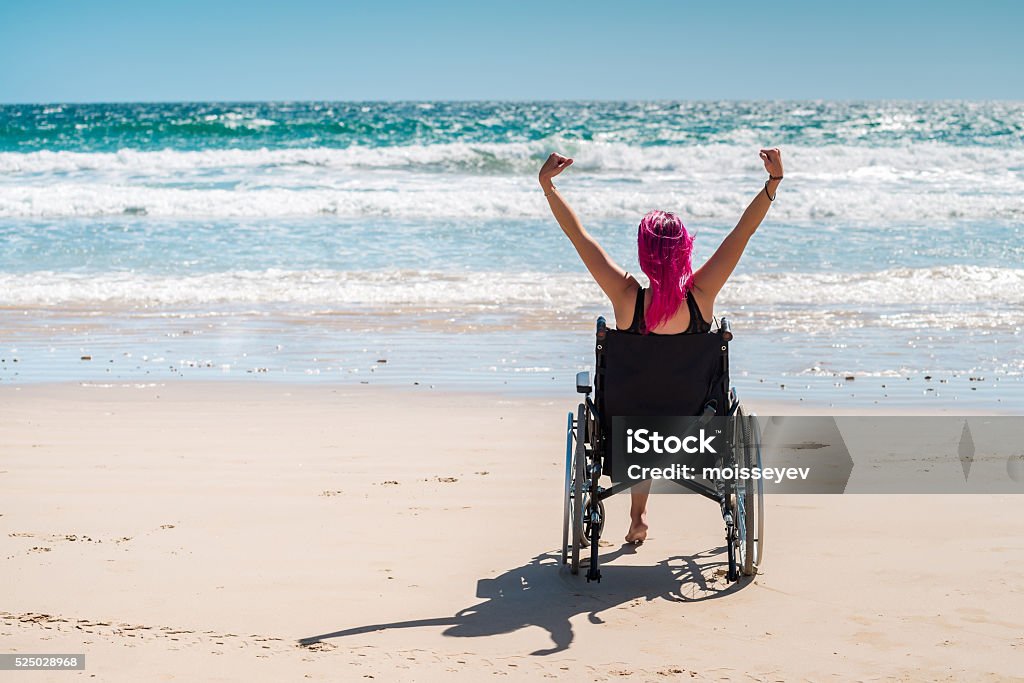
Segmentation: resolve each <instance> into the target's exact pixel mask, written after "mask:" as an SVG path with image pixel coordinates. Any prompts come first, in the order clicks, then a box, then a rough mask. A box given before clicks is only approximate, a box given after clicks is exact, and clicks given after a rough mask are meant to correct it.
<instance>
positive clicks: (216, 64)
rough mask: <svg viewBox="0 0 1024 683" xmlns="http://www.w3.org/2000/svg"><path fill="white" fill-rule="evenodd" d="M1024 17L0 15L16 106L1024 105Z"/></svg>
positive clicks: (865, 7)
mask: <svg viewBox="0 0 1024 683" xmlns="http://www.w3.org/2000/svg"><path fill="white" fill-rule="evenodd" d="M1022 26H1024V2H1016V1H1001V2H993V1H989V2H986V1H984V0H981V1H979V2H974V3H968V2H956V3H952V2H942V1H936V2H921V1H918V0H914V1H906V2H903V1H900V0H890V1H888V2H875V1H873V0H871V1H864V2H830V1H828V0H819V1H818V2H785V1H777V2H773V1H771V0H763V1H760V2H749V3H748V2H712V1H711V0H707V1H706V2H701V3H695V2H683V1H680V0H677V1H675V2H645V1H642V0H641V1H637V2H632V3H629V2H622V1H620V2H602V1H599V0H594V1H592V2H570V1H559V0H548V1H547V2H534V1H532V0H524V1H522V2H500V3H499V2H486V1H484V0H480V1H479V2H442V1H441V0H435V2H432V3H431V2H400V1H388V0H381V1H379V2H344V1H341V2H326V1H316V0H287V1H282V2H275V3H261V2H217V1H216V0H208V1H207V2H198V1H193V0H179V1H178V2H173V3H172V2H147V1H144V0H136V1H135V2H110V1H106V0H90V1H88V2H81V1H47V0H38V1H28V0H0V102H7V103H10V102H90V101H166V100H306V99H317V100H403V99H408V100H437V99H461V100H466V99H469V100H475V99H514V100H524V99H544V100H551V99H610V100H619V99H682V100H688V99H886V98H898V99H947V98H950V99H1008V100H1021V99H1024V76H1022V75H1021V74H1022V73H1024V48H1022V45H1024V41H1022V40H1020V37H1019V35H1015V33H1017V32H1019V30H1020V28H1021V27H1022Z"/></svg>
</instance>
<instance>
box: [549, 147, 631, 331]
mask: <svg viewBox="0 0 1024 683" xmlns="http://www.w3.org/2000/svg"><path fill="white" fill-rule="evenodd" d="M571 165H572V159H570V158H568V157H564V156H562V155H561V154H552V155H551V156H549V157H548V160H547V161H545V162H544V165H543V166H542V167H541V169H540V173H539V174H538V180H539V181H540V186H541V189H543V190H544V196H545V197H547V199H548V206H549V207H550V208H551V213H552V214H553V215H554V217H555V220H556V221H558V225H559V226H560V227H561V228H562V232H564V233H565V235H566V237H568V238H569V241H570V242H572V246H574V247H576V253H578V254H579V255H580V258H581V259H583V264H584V265H585V266H586V267H587V270H589V271H590V274H591V275H593V276H594V279H595V280H596V281H597V284H598V286H599V287H601V289H602V290H604V293H605V294H607V295H608V298H609V299H611V302H612V305H613V306H615V307H616V310H617V311H618V308H619V305H620V304H621V302H622V299H623V298H624V294H626V293H627V291H628V290H627V288H628V286H629V284H630V283H631V281H632V278H630V277H628V276H627V275H626V271H625V270H623V269H622V268H621V267H620V266H619V265H618V264H617V263H615V261H613V260H612V258H611V256H609V255H608V253H607V252H605V250H604V249H602V248H601V245H600V244H598V243H597V240H595V239H594V238H593V237H591V235H590V233H588V232H587V231H586V230H584V229H583V225H582V224H580V219H579V218H577V217H576V213H575V212H574V211H573V210H572V209H571V208H570V207H569V205H568V204H567V203H566V201H565V199H563V198H562V195H561V194H559V192H558V190H557V189H556V188H555V186H554V184H553V183H552V182H551V181H552V180H553V179H554V177H555V176H556V175H558V174H559V173H561V172H562V171H564V170H565V169H567V168H569V166H571Z"/></svg>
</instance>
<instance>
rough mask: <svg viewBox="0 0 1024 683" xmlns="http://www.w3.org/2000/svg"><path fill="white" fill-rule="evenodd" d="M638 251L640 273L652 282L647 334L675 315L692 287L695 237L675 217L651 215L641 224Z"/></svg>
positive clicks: (665, 214)
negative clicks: (692, 259)
mask: <svg viewBox="0 0 1024 683" xmlns="http://www.w3.org/2000/svg"><path fill="white" fill-rule="evenodd" d="M637 248H638V251H639V257H640V269H641V270H642V271H644V274H645V275H647V277H648V278H650V280H651V305H650V306H649V307H648V308H647V315H646V316H645V317H644V320H645V322H646V323H647V325H646V328H647V329H646V330H645V333H646V332H650V331H651V330H653V329H654V328H655V327H657V326H658V325H660V324H662V323H663V322H665V321H667V320H668V319H669V318H671V317H672V316H673V315H675V314H676V311H678V310H679V306H680V305H681V304H682V303H683V299H684V298H685V297H686V292H687V291H689V289H690V288H691V287H692V286H693V266H692V264H691V262H690V256H691V255H692V254H693V236H692V235H690V233H689V232H687V230H686V228H685V227H684V226H683V222H682V221H681V220H680V219H679V216H677V215H675V214H674V213H669V212H668V211H650V212H648V214H647V215H646V216H644V217H643V218H642V219H641V220H640V229H639V230H638V231H637Z"/></svg>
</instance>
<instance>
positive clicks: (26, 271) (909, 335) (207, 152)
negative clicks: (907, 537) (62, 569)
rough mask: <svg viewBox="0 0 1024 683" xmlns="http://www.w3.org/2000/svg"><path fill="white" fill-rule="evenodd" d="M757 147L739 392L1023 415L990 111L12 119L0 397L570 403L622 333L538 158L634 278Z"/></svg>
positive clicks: (217, 108)
mask: <svg viewBox="0 0 1024 683" xmlns="http://www.w3.org/2000/svg"><path fill="white" fill-rule="evenodd" d="M769 144H770V145H772V146H779V147H782V148H783V150H784V153H785V155H786V156H785V158H786V170H787V173H786V174H787V178H786V181H785V182H784V183H783V186H782V189H781V194H780V196H779V200H778V202H777V203H776V204H775V205H774V206H773V208H772V210H771V213H770V214H769V217H768V219H767V220H766V221H765V223H764V225H763V226H762V228H761V229H760V230H759V231H758V233H757V235H756V236H755V237H754V239H753V240H752V242H751V244H750V247H749V248H748V251H747V253H746V255H745V256H744V259H743V261H742V263H741V264H740V267H739V268H738V270H737V272H736V274H735V275H734V277H733V279H732V281H731V282H730V284H729V286H728V287H727V288H726V290H724V291H723V293H722V296H721V300H720V302H719V304H718V307H717V308H718V311H717V312H718V313H719V314H720V315H721V314H725V315H728V316H730V317H731V318H732V319H733V322H734V325H735V326H736V327H737V330H738V331H739V332H740V334H739V337H738V342H737V349H736V352H737V354H740V355H741V358H742V364H741V365H737V366H736V367H737V368H740V367H742V370H741V371H738V372H737V378H736V381H737V383H738V385H739V387H740V388H741V389H744V390H746V391H747V392H748V393H758V394H760V395H764V396H768V397H772V398H780V399H785V398H787V397H789V398H790V399H791V400H799V398H806V399H807V400H818V401H826V402H834V401H841V402H844V403H850V402H854V403H858V402H865V403H872V404H873V402H874V401H880V402H884V401H888V402H890V403H893V404H894V405H895V404H896V403H899V402H902V403H903V404H908V405H913V404H914V403H915V402H917V401H928V402H930V403H929V404H933V403H942V402H953V401H970V402H971V404H972V405H980V406H982V407H984V406H996V407H1000V408H1005V407H1006V404H1007V402H1009V403H1010V404H1011V407H1012V408H1018V407H1020V408H1024V401H1021V399H1020V396H1021V394H1020V387H1021V386H1022V384H1021V377H1022V374H1024V344H1022V337H1021V321H1022V320H1024V269H1022V268H1021V265H1020V264H1021V263H1022V260H1024V259H1022V257H1024V239H1022V238H1024V227H1022V225H1024V104H1022V103H997V102H996V103H993V102H937V103H897V102H864V103H840V102H771V103H765V102H750V103H743V102H740V103H737V102H696V103H672V102H662V103H586V102H565V103H506V102H495V103H387V104H383V103H253V104H204V103H183V104H122V105H45V106H44V105H33V106H0V356H3V358H0V361H2V362H0V382H5V383H18V382H30V381H40V380H51V379H82V380H89V381H95V380H98V379H103V380H106V379H109V378H114V379H115V380H118V381H120V380H124V381H133V380H135V379H139V378H152V377H158V378H162V379H167V378H169V377H182V376H214V375H215V376H217V377H221V376H225V377H232V378H233V377H236V376H238V375H239V374H242V375H244V376H252V377H257V376H258V377H262V378H269V379H276V378H285V379H289V378H295V377H296V376H301V377H303V378H314V379H317V378H320V379H322V378H324V377H328V378H331V380H332V381H371V382H374V383H378V382H393V383H411V382H413V381H419V382H421V383H424V384H428V385H429V384H431V383H432V384H435V385H436V386H439V387H460V388H487V387H498V388H499V390H500V391H527V392H529V391H538V390H542V391H549V389H548V388H547V387H548V386H551V387H557V388H552V389H550V391H561V387H562V386H563V385H564V386H569V385H570V384H571V375H572V373H573V372H575V370H576V369H577V368H578V367H583V366H585V365H586V363H587V362H588V359H589V356H590V353H591V348H590V345H591V344H590V339H589V330H590V328H591V326H592V321H593V318H594V317H595V316H596V315H598V314H607V313H608V310H607V305H606V303H605V302H604V300H603V298H602V295H601V293H600V291H599V290H597V288H596V286H594V285H593V283H592V282H591V281H590V280H589V278H588V276H587V275H586V273H585V271H584V270H583V268H582V265H581V264H580V263H579V261H578V258H577V257H576V255H575V253H574V251H573V250H572V247H571V246H570V245H569V243H568V241H567V240H565V238H564V237H563V236H562V234H561V232H560V230H559V229H558V227H557V225H556V224H555V223H554V221H553V220H552V219H551V217H550V214H549V212H548V209H547V205H546V202H545V201H544V200H543V197H542V196H541V195H540V194H539V191H538V188H537V185H536V180H535V178H536V171H537V168H538V167H539V165H540V163H541V162H542V161H543V159H544V158H545V157H546V155H547V153H548V152H550V151H552V150H559V151H562V152H564V153H567V154H570V155H572V156H573V157H574V158H575V159H576V163H575V164H574V165H573V167H572V169H570V171H569V172H567V173H566V174H565V176H564V177H563V178H561V179H560V181H559V186H560V188H561V189H562V190H563V193H564V194H565V195H566V196H567V197H568V199H569V200H570V202H571V203H572V204H573V206H574V207H575V208H576V210H577V212H578V213H579V214H580V216H581V218H582V219H583V221H584V223H585V224H586V225H587V227H588V228H589V229H590V230H591V231H592V232H593V233H594V234H595V235H596V236H598V238H599V239H600V240H601V241H602V244H604V245H605V247H606V248H607V249H608V250H609V251H610V252H611V253H612V254H613V256H615V258H616V259H618V260H619V261H620V262H621V263H622V264H623V265H624V267H626V268H627V269H628V270H630V271H632V272H636V271H637V265H636V257H635V248H636V247H635V226H636V223H637V221H638V219H639V217H640V216H641V215H642V214H643V213H645V212H646V211H647V210H649V209H651V208H655V207H657V208H664V209H668V210H674V211H676V212H678V213H679V214H680V215H681V216H682V217H683V219H684V222H685V223H686V224H687V225H688V227H689V228H690V229H692V230H694V231H695V232H696V233H697V242H696V245H697V246H696V249H697V260H698V261H700V260H702V259H703V258H706V257H707V256H708V255H709V254H710V253H711V252H712V250H713V249H714V248H715V247H716V246H717V244H718V242H719V241H720V240H721V238H722V237H723V236H724V235H725V234H726V233H727V231H728V230H729V229H730V228H731V227H732V225H734V223H735V221H736V220H737V218H738V217H739V215H740V213H741V212H742V210H743V208H744V207H745V205H746V204H747V202H749V200H750V198H751V197H752V196H753V195H754V194H755V193H756V192H757V191H758V190H759V188H760V183H761V182H762V181H763V175H764V173H763V168H762V167H761V164H760V161H759V160H758V158H757V149H758V148H759V147H761V146H763V145H769ZM126 354H130V355H126ZM83 355H85V356H90V357H92V358H93V359H94V360H92V361H81V360H80V358H81V357H82V356H83ZM101 356H102V357H103V358H104V362H103V363H102V365H103V366H104V367H102V368H101V367H100V365H101V363H98V362H96V361H97V360H99V359H100V357H101ZM142 356H145V357H146V360H144V361H140V360H139V359H141V358H142ZM385 356H388V358H387V360H388V362H387V363H377V361H378V360H384V359H385ZM15 358H17V363H16V364H15V363H14V359H15ZM155 359H160V360H159V361H157V360H155ZM110 361H114V362H110ZM743 373H746V374H743ZM367 376H370V377H371V378H370V379H367ZM851 376H852V377H855V378H856V379H855V380H847V379H846V377H851ZM908 377H909V378H911V379H907V378H908ZM925 377H932V378H933V379H931V380H925V379H924V378H925ZM972 377H973V378H974V379H971V378H972ZM893 378H900V379H901V380H902V381H903V382H904V383H906V384H902V385H900V388H898V389H897V388H895V387H894V386H893V382H892V379H893ZM979 378H984V379H979ZM941 380H944V381H941ZM851 382H855V383H857V384H851ZM928 383H931V384H928ZM997 383H998V384H997ZM961 384H962V386H961ZM783 385H784V386H783ZM883 385H884V386H883ZM853 386H856V387H857V389H856V390H853V389H852V387H853ZM797 390H798V391H799V392H800V395H799V397H796V396H795V394H793V392H794V391H797ZM784 392H789V393H784ZM997 404H998V405H997Z"/></svg>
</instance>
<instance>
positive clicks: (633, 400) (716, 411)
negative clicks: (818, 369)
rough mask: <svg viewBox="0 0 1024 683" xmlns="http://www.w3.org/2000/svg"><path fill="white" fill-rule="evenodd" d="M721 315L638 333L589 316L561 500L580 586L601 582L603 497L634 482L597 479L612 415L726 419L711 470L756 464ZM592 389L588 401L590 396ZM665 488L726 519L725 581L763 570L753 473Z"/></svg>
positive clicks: (752, 427)
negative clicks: (693, 330) (589, 339)
mask: <svg viewBox="0 0 1024 683" xmlns="http://www.w3.org/2000/svg"><path fill="white" fill-rule="evenodd" d="M732 338H733V335H732V332H731V330H730V325H729V321H728V320H727V319H725V318H723V319H722V321H721V323H720V324H719V326H718V329H715V330H712V331H710V332H708V333H706V334H684V335H638V334H634V333H630V332H625V331H621V330H615V329H609V328H608V326H607V324H606V322H605V319H604V318H603V317H601V318H598V319H597V342H596V350H595V351H596V352H595V367H594V384H593V387H591V384H590V373H589V372H580V373H578V374H577V375H576V391H577V393H580V394H583V402H581V403H580V404H579V406H578V408H577V410H576V414H575V415H574V414H573V413H571V412H570V413H569V417H568V426H567V429H566V447H565V501H564V510H563V519H562V564H563V565H565V564H569V565H570V569H571V572H572V573H573V574H578V573H579V569H580V564H581V562H580V555H581V552H583V551H584V550H585V549H588V548H589V550H590V560H589V566H588V568H587V582H588V583H589V582H590V581H600V580H601V570H600V564H599V562H600V558H599V554H598V545H599V541H600V539H601V533H602V531H603V529H604V523H605V506H604V501H605V500H606V499H607V498H609V497H611V496H613V495H615V494H617V493H622V492H623V491H626V490H628V489H630V488H632V487H633V486H635V485H637V484H638V483H640V481H632V482H630V481H622V482H619V483H613V484H611V485H610V486H608V487H605V486H602V485H601V477H602V475H610V474H611V467H610V464H609V463H610V458H611V443H612V432H611V430H612V423H613V420H612V418H613V417H615V416H659V415H660V416H668V415H671V416H677V415H678V416H693V417H695V418H696V421H695V422H694V425H695V426H694V429H696V427H698V426H701V425H703V424H706V423H707V422H709V421H710V420H711V418H714V417H718V418H723V417H724V418H727V419H726V420H724V423H725V425H726V428H725V430H724V434H725V439H726V443H727V445H728V447H727V448H725V449H721V452H720V453H718V454H717V455H716V456H713V457H714V459H715V464H716V465H717V466H718V467H723V466H724V467H757V468H760V467H761V434H760V431H759V429H758V424H757V420H756V416H755V415H754V414H752V413H751V414H747V413H745V412H744V410H743V407H742V405H741V404H740V402H739V400H738V399H737V397H736V390H735V389H734V388H730V387H729V342H730V341H732ZM592 392H593V398H592V397H591V393H592ZM669 481H671V482H672V483H673V484H676V485H680V486H683V487H685V488H687V489H690V490H691V491H692V492H694V493H698V494H700V495H702V496H704V497H706V498H709V499H711V500H713V501H715V502H716V503H717V504H718V505H719V507H720V508H721V512H722V520H723V521H724V523H725V541H726V549H727V553H728V563H729V569H728V573H727V578H728V580H729V581H730V582H735V581H739V580H740V578H741V576H753V575H754V574H756V573H757V571H758V568H759V567H761V566H762V555H763V540H764V497H763V496H764V489H763V482H762V480H761V479H757V480H756V481H755V480H753V479H746V480H741V479H738V478H734V479H716V480H713V481H709V480H706V479H703V478H696V477H695V478H693V479H678V480H676V479H673V480H669Z"/></svg>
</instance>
